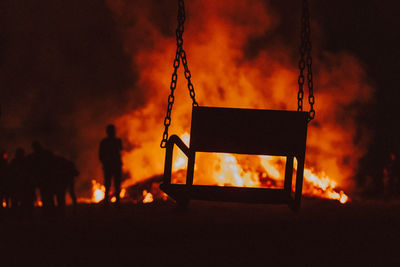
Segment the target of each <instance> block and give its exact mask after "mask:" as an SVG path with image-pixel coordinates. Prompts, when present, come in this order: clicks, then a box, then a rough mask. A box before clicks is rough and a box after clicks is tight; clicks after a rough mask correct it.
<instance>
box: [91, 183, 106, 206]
mask: <svg viewBox="0 0 400 267" xmlns="http://www.w3.org/2000/svg"><path fill="white" fill-rule="evenodd" d="M105 191H106V188H105V187H104V185H102V184H100V183H98V182H97V181H96V180H92V192H93V193H92V201H93V202H94V203H99V202H100V201H102V200H103V199H104V196H105Z"/></svg>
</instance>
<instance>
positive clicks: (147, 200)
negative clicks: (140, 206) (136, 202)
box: [143, 190, 154, 203]
mask: <svg viewBox="0 0 400 267" xmlns="http://www.w3.org/2000/svg"><path fill="white" fill-rule="evenodd" d="M153 201H154V199H153V195H152V194H151V193H150V192H147V190H143V203H151V202H153Z"/></svg>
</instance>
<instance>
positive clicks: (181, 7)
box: [160, 0, 199, 148]
mask: <svg viewBox="0 0 400 267" xmlns="http://www.w3.org/2000/svg"><path fill="white" fill-rule="evenodd" d="M177 19H178V27H177V28H176V32H175V33H176V53H175V59H174V64H173V67H174V71H173V73H172V78H171V84H170V90H171V92H170V94H169V96H168V106H167V113H166V115H165V119H164V133H163V136H162V140H161V144H160V146H161V148H165V147H166V146H167V141H168V128H169V126H170V125H171V113H172V107H173V105H174V100H175V96H174V92H175V89H176V84H177V82H178V68H179V65H180V60H182V64H183V67H184V69H185V78H186V79H187V82H188V89H189V94H190V97H191V98H192V102H193V103H192V106H198V105H199V104H198V103H197V102H196V98H195V92H194V87H193V84H192V82H191V77H192V75H191V73H190V70H189V67H188V65H187V58H186V52H185V50H184V49H183V32H184V30H185V27H184V23H185V19H186V15H185V3H184V1H183V0H178V17H177Z"/></svg>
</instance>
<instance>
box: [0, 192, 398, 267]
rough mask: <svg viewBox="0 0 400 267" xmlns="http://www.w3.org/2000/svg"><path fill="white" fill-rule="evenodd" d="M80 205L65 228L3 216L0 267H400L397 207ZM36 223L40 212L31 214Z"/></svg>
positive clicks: (310, 202)
mask: <svg viewBox="0 0 400 267" xmlns="http://www.w3.org/2000/svg"><path fill="white" fill-rule="evenodd" d="M173 206H174V205H173V203H169V202H165V203H151V204H146V205H134V204H128V203H125V204H123V205H122V206H121V207H120V208H115V207H114V208H109V209H104V208H102V207H100V206H90V205H80V206H79V207H78V210H77V214H76V215H73V214H72V210H71V209H70V208H69V209H68V210H67V214H66V216H65V217H64V218H57V219H54V218H53V219H43V218H41V217H40V216H39V214H36V215H35V216H34V218H33V219H32V220H30V222H28V221H24V220H21V219H18V218H15V217H13V218H11V217H10V216H5V215H4V214H3V215H2V218H1V222H0V227H1V228H0V238H1V247H0V251H1V258H0V266H251V265H252V266H276V265H279V266H282V265H290V266H291V265H300V266H327V265H328V266H333V265H336V266H341V265H346V266H366V265H367V266H371V265H372V266H395V265H397V266H399V265H400V230H399V227H400V203H399V202H390V203H389V202H383V201H369V202H366V201H364V202H353V203H350V204H346V205H340V204H339V203H337V202H333V201H325V200H316V199H305V200H304V201H303V205H302V209H301V211H300V212H299V213H293V212H292V211H290V210H289V209H288V207H286V206H270V205H247V204H232V203H211V202H192V203H191V205H190V210H189V211H188V212H186V213H176V212H174V211H173ZM35 212H36V213H39V212H40V211H39V210H36V211H35Z"/></svg>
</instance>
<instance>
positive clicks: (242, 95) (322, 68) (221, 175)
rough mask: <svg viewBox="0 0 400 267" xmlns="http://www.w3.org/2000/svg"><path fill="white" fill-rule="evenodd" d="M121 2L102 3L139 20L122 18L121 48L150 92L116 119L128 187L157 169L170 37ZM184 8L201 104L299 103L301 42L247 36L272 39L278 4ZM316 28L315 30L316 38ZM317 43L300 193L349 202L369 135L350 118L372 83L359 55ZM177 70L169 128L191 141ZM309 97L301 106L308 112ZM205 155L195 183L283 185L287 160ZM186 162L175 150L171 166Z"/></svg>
mask: <svg viewBox="0 0 400 267" xmlns="http://www.w3.org/2000/svg"><path fill="white" fill-rule="evenodd" d="M122 2H123V3H124V4H121V1H112V0H108V5H109V7H110V10H111V11H112V12H113V14H114V15H115V16H116V18H117V19H118V20H120V21H124V19H125V20H126V19H127V18H126V14H131V15H132V17H135V21H136V22H137V23H134V24H131V23H129V22H130V21H129V20H128V21H126V23H121V24H120V27H121V29H120V30H121V33H122V34H124V40H123V46H124V49H125V51H126V53H127V54H128V55H130V56H131V58H132V62H134V63H135V64H134V66H135V68H134V69H133V70H132V71H133V72H135V75H136V74H137V75H138V81H137V83H136V84H135V88H133V89H132V90H135V92H136V91H140V90H143V93H144V94H145V96H146V99H145V103H144V104H143V105H141V106H140V107H139V108H137V109H135V110H133V111H132V112H130V113H126V114H124V115H122V116H121V117H119V118H118V119H117V120H116V121H115V124H116V125H117V128H118V129H119V130H120V131H121V132H123V133H124V137H125V138H126V139H127V142H129V143H130V144H137V146H136V147H135V148H134V149H132V150H130V151H126V152H124V154H123V160H124V171H126V172H128V173H130V174H131V175H130V177H131V178H130V179H127V180H126V181H125V182H124V186H125V187H127V186H129V185H132V184H135V183H137V182H139V181H143V180H145V179H147V178H149V177H153V176H155V175H159V174H162V173H163V169H164V166H163V165H164V159H165V158H164V157H165V154H164V153H165V150H163V149H160V147H159V145H160V141H161V135H162V132H163V130H164V128H163V121H164V116H165V111H166V105H167V97H168V94H169V93H170V90H169V86H170V79H171V73H172V62H173V58H174V55H175V50H176V47H175V45H176V41H175V40H174V35H173V34H171V35H166V34H165V32H163V30H162V29H160V27H159V24H157V23H155V22H154V21H153V17H152V16H150V15H149V14H151V11H152V8H151V5H150V4H149V5H148V6H147V5H144V6H147V7H148V9H147V8H145V7H144V6H141V7H140V8H139V7H137V6H135V5H136V4H135V3H133V2H131V1H127V0H125V1H124V0H122ZM122 7H123V10H122ZM187 9H189V10H192V12H190V19H188V20H187V22H186V23H185V34H184V47H185V49H186V53H187V57H188V64H189V68H190V70H191V73H192V82H193V84H194V87H195V90H196V99H197V101H198V102H199V104H200V105H204V106H220V107H236V108H259V109H278V110H296V109H297V87H298V84H297V80H298V69H297V65H298V64H297V63H298V57H293V55H296V54H297V52H294V51H297V49H298V44H288V43H281V44H280V43H279V40H275V41H276V42H272V43H270V42H269V41H265V43H263V44H262V45H261V46H258V45H256V44H252V41H253V40H267V39H268V38H265V36H269V35H270V36H273V34H274V33H275V32H274V31H275V30H276V29H277V28H279V27H278V25H279V23H280V21H281V20H283V19H284V18H280V17H279V14H277V12H276V10H273V9H272V8H271V6H270V5H267V4H265V1H262V0H255V1H242V0H228V1H214V0H201V1H200V0H193V1H190V3H188V4H187ZM139 10H140V12H139ZM202 14H207V16H203V15H202ZM168 23H175V21H171V22H168ZM126 25H130V26H126ZM169 27H170V28H173V27H175V24H174V25H169ZM293 27H296V26H295V25H294V26H293ZM143 31H145V32H146V34H145V35H143ZM313 32H314V31H313ZM317 35H318V33H317V34H316V35H313V36H314V38H317V37H318V36H317ZM132 36H140V37H141V38H142V39H143V40H142V41H143V43H145V44H149V43H150V44H152V45H151V46H148V45H143V46H141V45H140V43H141V42H138V40H137V39H136V38H132ZM315 36H316V37H315ZM149 47H151V48H149ZM249 49H250V50H251V51H250V52H251V53H250V52H249ZM317 49H318V47H316V49H314V51H316V52H315V53H313V54H314V56H315V58H314V61H313V62H314V63H315V64H314V66H315V68H316V70H317V71H315V73H314V77H315V83H314V85H315V98H316V104H315V108H316V112H317V113H316V118H315V120H314V121H312V122H311V123H310V124H309V127H308V136H307V149H306V151H307V152H306V166H305V172H304V187H303V192H304V194H306V195H310V196H316V197H321V198H329V199H337V200H338V201H340V202H341V203H346V202H347V201H349V197H348V196H347V195H346V194H345V193H344V192H343V191H346V192H349V191H351V190H352V188H353V182H352V181H353V177H354V175H355V172H356V170H357V168H358V160H359V158H360V157H361V156H362V155H363V154H364V153H365V151H366V145H367V143H368V136H365V135H363V136H361V137H360V136H358V135H357V133H358V132H363V131H360V129H359V127H358V126H357V125H356V117H357V115H358V113H359V112H361V111H360V110H358V109H357V108H356V107H358V106H360V105H362V104H364V103H368V102H369V101H370V99H371V96H372V95H373V90H372V88H371V87H370V85H369V84H368V83H367V82H366V81H368V79H367V78H366V72H365V71H364V70H363V68H362V63H360V62H359V60H358V59H357V58H355V57H354V56H352V55H349V54H348V53H346V52H340V51H339V52H335V53H331V52H329V51H317ZM249 54H250V55H251V56H249ZM317 55H318V58H317ZM137 71H138V73H137ZM178 75H179V78H178V85H177V88H176V91H175V104H174V109H173V111H172V123H171V127H170V128H169V133H170V134H177V135H179V136H181V138H182V139H184V142H185V143H186V144H187V145H188V141H189V132H190V121H191V107H192V105H191V100H190V98H189V93H188V90H187V84H186V81H185V78H184V73H183V70H182V67H181V68H180V69H179V72H178ZM305 95H306V96H305V99H304V102H305V106H304V109H305V110H307V109H308V105H306V103H307V94H305ZM132 101H135V100H134V99H133V100H132ZM354 104H357V105H354ZM348 107H354V108H352V109H349V108H348ZM349 110H350V111H349ZM221 123H223V122H221ZM249 131H251V129H249ZM356 139H357V142H355V140H356ZM205 157H209V160H210V162H212V164H213V166H207V165H206V167H204V168H203V167H201V163H202V161H203V159H201V158H200V157H199V158H196V166H195V172H196V173H198V175H197V176H196V179H197V182H199V183H207V184H216V185H221V186H223V185H233V186H260V185H262V186H267V187H280V186H282V181H283V176H282V173H283V171H284V160H282V159H280V158H277V157H267V156H260V157H252V158H251V159H249V158H243V157H239V156H236V155H229V154H223V155H222V154H221V155H218V154H217V155H215V154H210V155H207V156H205ZM204 160H205V159H204ZM186 165H187V158H186V156H185V155H183V154H182V153H181V152H178V149H176V150H175V152H174V165H173V171H174V172H178V171H179V170H183V169H186ZM183 176H184V175H183Z"/></svg>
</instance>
